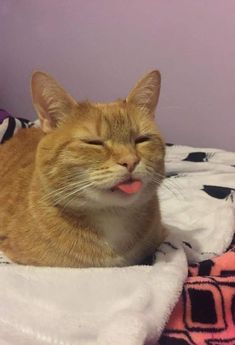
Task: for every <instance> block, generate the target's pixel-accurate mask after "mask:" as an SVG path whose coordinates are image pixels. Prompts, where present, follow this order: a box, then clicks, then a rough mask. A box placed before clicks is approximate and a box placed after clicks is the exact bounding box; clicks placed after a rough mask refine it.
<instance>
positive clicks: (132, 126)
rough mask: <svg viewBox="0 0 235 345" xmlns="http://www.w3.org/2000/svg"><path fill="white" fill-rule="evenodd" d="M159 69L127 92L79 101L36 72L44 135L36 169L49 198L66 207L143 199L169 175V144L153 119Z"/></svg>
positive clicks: (34, 88)
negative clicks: (107, 99)
mask: <svg viewBox="0 0 235 345" xmlns="http://www.w3.org/2000/svg"><path fill="white" fill-rule="evenodd" d="M160 81H161V78H160V73H159V72H158V71H152V72H150V73H148V74H147V75H145V76H144V77H143V78H142V79H141V80H139V81H138V82H137V84H136V85H135V86H134V88H133V89H132V90H131V92H130V93H129V95H128V96H127V97H126V98H125V99H124V100H118V101H115V102H113V103H91V102H77V101H75V100H74V99H73V98H72V97H71V96H70V95H69V94H68V93H66V92H65V91H64V89H63V88H62V87H61V86H60V85H58V83H57V82H56V81H55V80H54V79H52V78H51V77H50V76H49V75H47V74H45V73H42V72H35V73H34V74H33V77H32V98H33V104H34V107H35V109H36V111H37V114H38V116H39V119H40V123H41V128H42V130H43V132H44V133H45V135H44V136H43V138H42V140H41V141H40V143H39V146H38V150H37V157H36V170H37V174H38V178H39V179H40V181H41V183H42V186H43V188H44V192H45V196H46V198H48V199H50V200H52V201H53V202H54V204H57V205H61V206H63V207H68V208H70V207H72V208H76V207H82V206H83V207H93V208H94V207H95V208H99V207H102V208H103V207H115V206H118V207H126V206H127V205H132V204H133V205H135V204H136V203H145V202H146V201H147V200H148V199H149V198H151V197H152V196H153V193H156V188H157V186H158V185H159V184H160V183H161V181H162V179H163V175H164V155H165V145H164V142H163V140H162V138H161V135H160V133H159V131H158V129H157V126H156V123H155V121H154V112H155V108H156V106H157V102H158V98H159V92H160Z"/></svg>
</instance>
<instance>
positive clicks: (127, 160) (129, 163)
mask: <svg viewBox="0 0 235 345" xmlns="http://www.w3.org/2000/svg"><path fill="white" fill-rule="evenodd" d="M139 161H140V159H139V157H137V156H135V155H128V156H125V157H123V158H121V159H120V160H119V161H118V164H119V165H122V166H123V167H125V168H127V170H128V171H129V172H132V171H133V170H134V169H135V167H136V165H137V164H138V163H139Z"/></svg>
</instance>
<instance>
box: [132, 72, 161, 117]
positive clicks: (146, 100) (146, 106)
mask: <svg viewBox="0 0 235 345" xmlns="http://www.w3.org/2000/svg"><path fill="white" fill-rule="evenodd" d="M160 87H161V74H160V72H159V71H152V72H149V73H148V74H146V75H145V76H144V77H143V78H142V79H140V80H139V81H138V82H137V83H136V85H135V86H134V87H133V89H132V90H131V91H130V93H129V95H128V96H127V98H126V102H127V103H132V104H134V105H136V106H137V107H139V108H141V109H143V111H145V112H147V113H149V114H150V115H152V116H154V112H155V109H156V106H157V103H158V99H159V94H160Z"/></svg>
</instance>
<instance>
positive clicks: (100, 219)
mask: <svg viewBox="0 0 235 345" xmlns="http://www.w3.org/2000/svg"><path fill="white" fill-rule="evenodd" d="M96 222H97V223H96V226H97V227H98V229H99V231H100V232H101V233H102V234H103V235H104V237H105V240H106V242H107V243H108V244H109V245H110V246H111V247H112V248H114V249H116V250H118V251H119V250H120V251H123V250H124V251H125V249H126V248H128V247H129V246H130V245H131V243H132V242H133V240H134V238H135V233H136V226H134V219H133V217H132V215H131V214H128V213H126V212H123V213H113V212H112V213H104V214H100V215H96Z"/></svg>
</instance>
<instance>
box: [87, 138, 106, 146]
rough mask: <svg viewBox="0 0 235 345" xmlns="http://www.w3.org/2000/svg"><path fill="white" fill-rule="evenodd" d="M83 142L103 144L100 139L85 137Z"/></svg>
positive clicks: (96, 144)
mask: <svg viewBox="0 0 235 345" xmlns="http://www.w3.org/2000/svg"><path fill="white" fill-rule="evenodd" d="M83 142H84V143H85V144H88V145H95V146H103V145H104V142H103V141H102V140H100V139H87V140H83Z"/></svg>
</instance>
